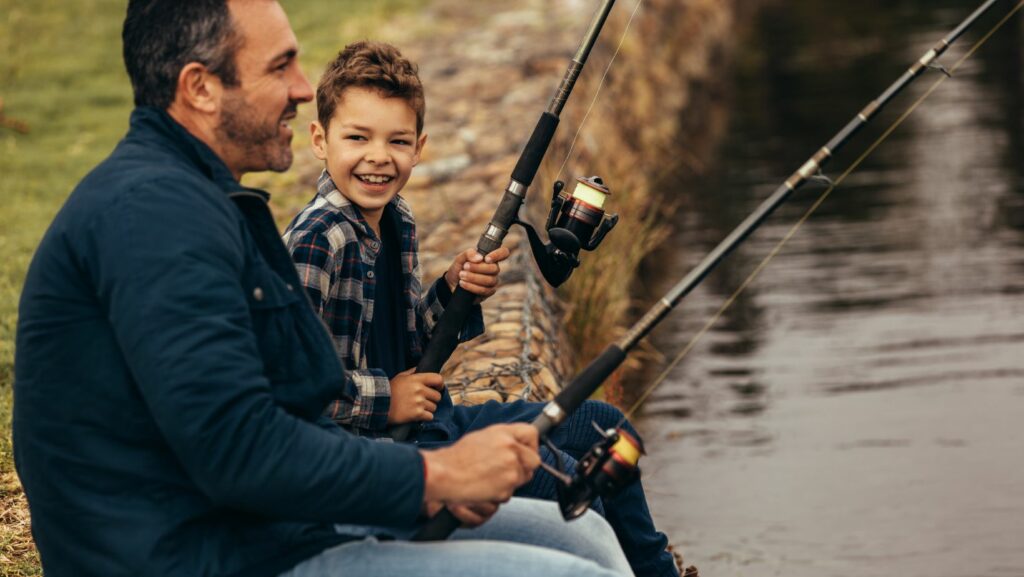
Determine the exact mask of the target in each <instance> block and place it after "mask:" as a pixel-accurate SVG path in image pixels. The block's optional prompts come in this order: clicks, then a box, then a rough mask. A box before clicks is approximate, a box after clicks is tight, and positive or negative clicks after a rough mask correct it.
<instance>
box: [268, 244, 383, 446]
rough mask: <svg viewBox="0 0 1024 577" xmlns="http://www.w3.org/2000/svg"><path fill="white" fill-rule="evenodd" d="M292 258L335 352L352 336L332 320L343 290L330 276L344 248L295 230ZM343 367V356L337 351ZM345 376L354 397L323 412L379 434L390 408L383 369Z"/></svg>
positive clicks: (370, 433) (352, 426) (342, 422)
mask: <svg viewBox="0 0 1024 577" xmlns="http://www.w3.org/2000/svg"><path fill="white" fill-rule="evenodd" d="M288 250H289V251H290V252H291V255H292V261H293V262H294V263H295V268H296V270H297V271H298V273H299V281H300V282H301V283H302V286H303V287H304V288H305V289H306V292H307V293H308V294H309V298H310V300H311V301H312V303H313V306H314V307H315V308H316V311H317V314H318V315H319V316H320V318H321V319H323V320H324V322H325V324H326V325H327V328H328V330H329V331H330V333H331V340H332V341H334V348H335V350H336V351H342V350H343V349H342V347H345V346H347V343H350V342H351V339H350V338H348V337H346V336H345V335H342V334H339V331H342V330H344V327H342V326H333V325H334V323H333V322H332V320H331V319H335V318H338V315H335V314H334V310H335V309H336V308H337V305H338V302H337V299H336V298H334V296H333V295H334V294H335V293H338V292H342V291H338V290H331V289H332V286H333V284H334V283H336V282H343V281H342V280H340V279H339V278H335V277H334V276H332V271H334V270H335V269H336V266H337V265H338V264H339V263H343V261H344V254H343V247H340V248H338V249H335V247H332V246H331V243H330V241H329V240H328V238H327V236H326V235H324V234H320V233H313V232H299V231H295V232H294V233H293V234H292V235H291V237H290V238H289V242H288ZM339 357H340V358H341V361H342V365H343V366H349V364H348V363H346V359H345V355H344V354H342V353H339ZM345 379H346V380H348V381H350V382H351V383H352V384H353V385H354V387H352V388H350V390H351V389H354V390H355V391H356V393H355V397H352V398H349V397H342V398H339V399H335V400H334V401H332V402H331V403H330V405H328V407H327V410H326V414H327V416H329V417H330V418H331V419H332V420H334V421H335V422H336V423H338V424H339V425H341V426H343V427H346V428H348V429H350V430H351V431H352V432H355V433H357V434H360V435H363V436H379V435H381V434H385V433H386V431H387V428H388V411H389V410H390V409H391V382H390V381H389V380H388V378H387V375H386V374H385V373H384V371H381V370H379V369H368V370H349V371H345Z"/></svg>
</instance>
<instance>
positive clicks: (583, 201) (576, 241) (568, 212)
mask: <svg viewBox="0 0 1024 577" xmlns="http://www.w3.org/2000/svg"><path fill="white" fill-rule="evenodd" d="M610 195H611V191H609V190H608V187H607V186H605V184H604V181H603V180H601V177H599V176H592V177H589V178H582V177H581V178H577V179H576V189H575V190H573V192H572V193H571V194H566V193H565V183H564V182H562V181H560V180H559V181H557V182H555V185H554V192H553V194H552V196H551V210H550V211H549V212H548V219H547V223H546V224H545V226H544V228H545V230H547V233H548V238H549V239H550V241H551V242H549V243H547V244H545V243H544V241H542V240H541V238H540V235H539V234H538V233H537V231H536V230H535V229H534V228H533V226H531V225H530V224H529V223H527V222H524V221H522V220H519V219H516V222H515V223H516V224H519V225H521V226H522V227H523V228H525V229H526V235H527V237H528V238H529V239H530V248H531V249H533V257H534V259H536V261H537V266H538V267H539V268H540V272H541V274H542V275H543V276H544V280H546V281H547V282H548V284H550V285H551V286H555V287H557V286H559V285H561V284H562V283H564V282H565V281H566V280H568V279H569V276H571V275H572V271H573V269H575V268H576V267H578V266H579V265H580V260H579V254H580V250H581V249H582V250H588V251H593V250H595V249H596V248H597V247H598V246H599V245H600V244H601V241H603V240H604V237H605V236H606V235H607V234H608V233H609V232H610V231H611V230H612V228H614V227H615V225H616V224H618V222H619V215H617V214H605V212H604V203H605V201H606V200H607V199H608V197H609V196H610Z"/></svg>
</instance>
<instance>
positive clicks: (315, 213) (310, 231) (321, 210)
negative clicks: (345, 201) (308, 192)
mask: <svg viewBox="0 0 1024 577" xmlns="http://www.w3.org/2000/svg"><path fill="white" fill-rule="evenodd" d="M343 208H344V207H341V206H338V205H337V204H336V203H334V202H331V200H329V199H328V198H326V197H324V196H323V195H322V194H317V195H316V196H314V197H313V199H312V200H310V201H309V203H307V204H306V206H305V207H303V209H302V210H301V211H300V212H299V214H297V215H295V218H294V219H292V222H291V224H289V225H288V227H287V228H286V229H285V233H284V235H283V240H284V243H285V244H286V245H288V248H289V249H294V247H295V246H296V244H297V243H299V242H306V241H308V240H309V239H310V238H323V239H327V241H328V242H329V243H330V246H331V250H332V252H333V251H337V250H340V249H341V248H342V247H343V246H344V245H346V244H348V243H353V242H358V241H359V232H358V230H357V227H356V226H354V224H353V222H352V218H351V217H350V216H349V215H346V214H345V211H344V210H343Z"/></svg>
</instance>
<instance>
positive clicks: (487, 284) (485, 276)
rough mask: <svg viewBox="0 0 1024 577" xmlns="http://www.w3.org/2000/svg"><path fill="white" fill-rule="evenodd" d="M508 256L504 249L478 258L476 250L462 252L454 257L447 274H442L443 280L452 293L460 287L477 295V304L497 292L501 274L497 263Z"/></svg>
mask: <svg viewBox="0 0 1024 577" xmlns="http://www.w3.org/2000/svg"><path fill="white" fill-rule="evenodd" d="M508 255H509V250H508V248H506V247H501V248H499V249H497V250H494V251H492V252H491V253H490V254H488V255H487V256H486V257H483V256H480V253H478V252H477V251H476V249H472V248H471V249H469V250H466V251H463V252H461V253H459V255H458V256H456V257H455V260H454V261H453V262H452V266H450V267H448V272H446V273H444V280H445V282H446V283H448V288H449V290H451V291H452V292H455V289H456V287H460V286H461V287H462V288H464V289H466V290H467V291H469V292H471V293H473V294H475V295H477V297H479V298H478V299H477V302H480V301H482V300H484V299H486V298H487V297H489V296H491V295H493V294H494V293H495V292H496V291H497V290H498V284H499V281H498V273H499V272H501V267H499V266H498V263H499V262H501V261H503V260H505V259H507V258H508Z"/></svg>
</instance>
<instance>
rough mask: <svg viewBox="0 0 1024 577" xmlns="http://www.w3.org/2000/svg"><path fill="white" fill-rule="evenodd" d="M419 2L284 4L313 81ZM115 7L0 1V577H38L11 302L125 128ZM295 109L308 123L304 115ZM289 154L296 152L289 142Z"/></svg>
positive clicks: (117, 2) (104, 0)
mask: <svg viewBox="0 0 1024 577" xmlns="http://www.w3.org/2000/svg"><path fill="white" fill-rule="evenodd" d="M422 3H423V0H375V1H373V2H369V1H365V0H364V1H357V0H333V1H331V2H322V1H319V0H284V2H283V4H284V6H285V9H286V10H287V11H288V13H289V15H290V18H291V20H292V25H293V28H294V29H295V32H296V35H297V36H298V37H299V39H300V42H301V43H302V47H303V52H304V55H303V57H302V63H303V66H304V67H305V69H306V71H307V73H308V74H309V75H310V77H311V78H313V79H315V78H316V76H317V75H318V74H319V72H320V70H321V69H322V68H323V66H324V64H326V62H327V61H328V60H329V58H330V57H331V56H333V54H334V53H335V52H337V50H339V49H340V48H341V47H342V46H343V45H344V44H345V43H347V42H349V41H352V40H355V39H358V38H362V37H366V36H377V35H378V32H380V31H382V30H385V25H386V22H387V20H388V19H389V18H390V17H391V16H392V15H393V14H395V13H396V12H401V11H405V10H408V9H410V8H412V7H414V6H416V5H419V4H422ZM125 6H126V2H125V0H75V1H74V2H67V1H65V0H0V101H2V103H3V104H2V108H0V113H2V114H3V115H4V116H5V117H6V118H8V119H12V120H14V121H16V122H17V123H19V124H20V125H24V126H25V127H27V129H28V131H27V133H21V132H19V131H17V130H15V129H14V128H13V127H12V126H11V124H12V123H10V122H6V123H3V124H0V199H2V201H3V204H2V205H0V254H2V255H3V258H2V259H0V427H2V431H0V522H2V525H0V577H15V576H19V577H20V576H26V575H39V574H40V572H41V571H40V569H39V565H38V559H37V557H36V553H35V549H34V547H33V546H32V541H31V538H30V536H29V534H28V515H27V510H26V508H25V505H24V499H23V497H22V494H21V487H20V485H19V483H18V481H17V478H16V476H15V475H14V472H13V470H14V466H13V459H12V453H11V439H10V422H11V404H12V398H11V389H12V386H11V385H12V382H13V375H14V330H15V325H16V323H17V304H18V297H19V295H20V291H21V286H22V283H23V279H24V276H25V271H26V268H27V267H28V263H29V260H30V259H31V257H32V253H33V251H34V250H35V247H36V245H37V244H38V242H39V239H40V237H41V236H42V234H43V232H44V230H45V229H46V226H47V225H48V224H49V221H50V219H51V218H52V217H53V215H54V213H55V212H56V211H57V209H58V208H59V207H60V205H61V203H62V202H63V201H64V199H65V198H66V196H67V194H68V193H69V192H70V191H71V189H72V187H73V186H74V185H75V183H77V182H78V180H79V179H81V178H82V176H84V175H85V174H86V173H87V172H88V171H89V170H90V169H91V168H92V167H93V166H95V165H96V164H97V163H98V162H99V161H101V160H102V159H103V158H104V157H105V156H106V155H107V154H108V153H109V152H110V150H111V149H113V147H114V145H115V144H116V143H117V141H118V140H119V139H120V138H121V137H122V136H123V135H124V132H125V130H126V129H127V126H128V115H129V112H130V111H131V108H132V104H131V87H130V85H129V82H128V78H127V76H126V74H125V72H124V67H123V65H122V63H121V41H120V38H121V34H120V31H121V23H122V21H123V18H124V10H125ZM304 108H305V109H306V114H311V112H312V110H311V109H312V106H306V107H304ZM297 132H298V133H300V134H301V133H303V132H304V131H301V130H299V131H297ZM295 146H296V148H297V149H298V148H301V147H305V146H306V143H305V142H303V139H302V138H297V139H296V143H295ZM287 178H288V177H287V175H281V176H277V177H276V179H277V180H276V181H275V180H274V179H270V180H271V181H272V182H277V183H286V182H287Z"/></svg>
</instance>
